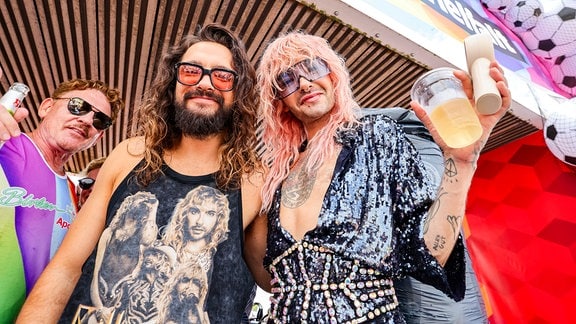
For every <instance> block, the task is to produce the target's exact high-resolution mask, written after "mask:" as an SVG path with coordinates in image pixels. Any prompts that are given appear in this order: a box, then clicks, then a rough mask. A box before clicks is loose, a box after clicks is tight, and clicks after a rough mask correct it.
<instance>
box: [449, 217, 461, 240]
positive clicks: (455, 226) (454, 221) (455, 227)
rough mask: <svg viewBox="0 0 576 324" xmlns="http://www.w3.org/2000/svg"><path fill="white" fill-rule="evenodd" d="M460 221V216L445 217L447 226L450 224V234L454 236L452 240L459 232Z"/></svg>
mask: <svg viewBox="0 0 576 324" xmlns="http://www.w3.org/2000/svg"><path fill="white" fill-rule="evenodd" d="M461 219H462V216H456V215H448V216H446V220H447V221H448V224H450V226H452V234H454V239H456V238H458V232H459V230H460V220H461Z"/></svg>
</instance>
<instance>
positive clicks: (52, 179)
mask: <svg viewBox="0 0 576 324" xmlns="http://www.w3.org/2000/svg"><path fill="white" fill-rule="evenodd" d="M0 76H1V70H0ZM123 107H124V102H123V100H122V99H121V98H120V93H119V91H118V90H116V89H112V88H110V87H108V85H106V84H104V83H103V82H101V81H95V80H81V79H77V80H71V81H66V82H63V83H61V84H60V85H59V86H58V88H57V89H56V90H55V91H54V92H53V94H52V96H51V97H50V98H46V99H44V100H43V101H42V102H41V103H40V105H39V106H38V108H37V109H38V115H39V116H40V118H41V119H42V120H41V122H40V124H39V125H38V127H37V128H36V129H34V130H33V131H31V132H29V133H25V134H21V133H20V130H19V127H18V122H19V121H22V120H23V119H24V118H26V116H27V115H28V111H27V110H26V109H25V108H19V109H18V110H17V111H16V112H15V113H14V116H12V115H11V114H9V113H8V111H7V110H6V108H5V107H3V106H1V105H0V255H1V256H2V264H3V265H2V267H0V323H12V322H13V321H14V319H15V318H16V315H18V312H19V310H20V308H21V306H22V304H23V303H24V299H25V298H26V296H27V294H28V293H29V292H30V290H31V289H32V287H33V285H34V283H35V282H36V280H37V278H38V277H39V276H40V273H41V272H42V270H44V267H45V266H46V265H47V264H48V262H49V261H50V259H51V258H52V256H53V255H54V253H55V252H56V249H58V247H59V246H60V243H61V242H62V239H63V238H64V235H65V234H66V232H67V231H68V228H69V226H70V224H71V222H72V221H73V220H74V217H75V215H76V196H75V190H74V185H73V183H72V182H71V181H70V180H69V178H68V177H67V175H66V172H65V164H66V162H67V161H68V159H69V158H70V157H71V156H72V155H74V154H75V153H77V152H80V151H82V150H85V149H87V148H89V147H91V146H93V145H94V144H95V143H96V141H98V139H100V138H101V137H102V136H103V134H104V131H105V130H106V129H107V128H108V127H110V126H111V125H112V123H113V121H114V120H115V118H116V116H117V115H118V113H119V112H120V110H121V109H123Z"/></svg>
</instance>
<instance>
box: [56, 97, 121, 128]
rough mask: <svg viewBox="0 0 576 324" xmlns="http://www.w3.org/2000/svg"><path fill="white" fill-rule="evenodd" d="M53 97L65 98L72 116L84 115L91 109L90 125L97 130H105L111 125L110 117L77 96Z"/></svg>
mask: <svg viewBox="0 0 576 324" xmlns="http://www.w3.org/2000/svg"><path fill="white" fill-rule="evenodd" d="M54 99H66V100H69V101H68V111H69V112H70V113H71V114H72V115H74V116H84V115H86V114H87V113H89V112H91V111H93V112H94V118H93V119H92V126H94V128H96V129H97V130H106V129H107V128H108V127H110V126H112V118H110V117H109V116H108V115H106V114H105V113H103V112H101V111H100V110H98V109H96V108H94V106H92V105H91V104H90V103H89V102H88V101H86V100H84V99H82V98H78V97H72V98H66V97H58V98H54Z"/></svg>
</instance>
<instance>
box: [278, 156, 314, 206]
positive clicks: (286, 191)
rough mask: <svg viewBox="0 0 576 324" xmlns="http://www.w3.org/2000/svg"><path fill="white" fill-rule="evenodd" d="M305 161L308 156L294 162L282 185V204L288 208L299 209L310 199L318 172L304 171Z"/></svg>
mask: <svg viewBox="0 0 576 324" xmlns="http://www.w3.org/2000/svg"><path fill="white" fill-rule="evenodd" d="M307 161H308V155H306V157H305V158H303V159H300V160H299V161H298V162H296V165H295V166H294V168H293V169H292V171H290V173H289V174H288V177H287V178H286V180H284V183H283V184H282V204H283V205H284V206H286V207H288V208H297V207H300V206H302V205H303V204H304V202H306V200H308V198H310V194H311V193H312V188H313V187H314V183H315V182H316V175H317V172H318V171H317V170H313V171H312V172H308V171H307V170H306V162H307Z"/></svg>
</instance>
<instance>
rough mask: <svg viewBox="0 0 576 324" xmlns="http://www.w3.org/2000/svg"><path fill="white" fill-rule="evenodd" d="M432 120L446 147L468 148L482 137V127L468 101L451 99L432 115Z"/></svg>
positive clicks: (435, 109) (434, 110)
mask: <svg viewBox="0 0 576 324" xmlns="http://www.w3.org/2000/svg"><path fill="white" fill-rule="evenodd" d="M430 119H431V120H432V123H433V124H434V127H436V129H437V130H438V133H439V134H440V136H441V137H442V139H443V140H444V142H446V145H448V146H450V147H454V148H459V147H464V146H468V145H470V144H471V143H473V142H475V141H476V140H477V139H478V138H479V137H480V136H481V135H482V126H481V125H480V123H479V122H478V118H477V117H476V112H474V108H472V106H471V105H470V102H469V101H468V99H464V98H456V99H450V100H448V101H445V102H443V103H442V104H440V105H438V106H437V107H436V108H434V109H433V110H432V112H431V113H430Z"/></svg>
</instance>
